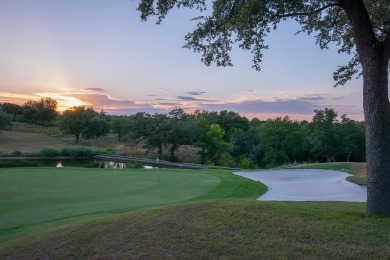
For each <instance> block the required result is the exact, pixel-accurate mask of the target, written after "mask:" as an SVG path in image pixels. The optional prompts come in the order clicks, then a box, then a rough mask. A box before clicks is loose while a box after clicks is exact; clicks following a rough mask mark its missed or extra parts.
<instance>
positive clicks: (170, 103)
mask: <svg viewBox="0 0 390 260" xmlns="http://www.w3.org/2000/svg"><path fill="white" fill-rule="evenodd" d="M159 104H160V105H163V106H173V107H177V106H179V104H178V103H174V102H162V103H159Z"/></svg>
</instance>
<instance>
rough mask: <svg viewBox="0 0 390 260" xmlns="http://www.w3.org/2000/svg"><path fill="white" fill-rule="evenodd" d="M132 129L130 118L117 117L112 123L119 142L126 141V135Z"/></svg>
mask: <svg viewBox="0 0 390 260" xmlns="http://www.w3.org/2000/svg"><path fill="white" fill-rule="evenodd" d="M130 127H131V121H130V118H129V117H128V116H115V117H113V119H112V122H111V129H112V131H113V132H114V133H115V134H117V136H118V141H119V142H120V141H124V139H125V136H126V134H127V133H128V132H129V130H130Z"/></svg>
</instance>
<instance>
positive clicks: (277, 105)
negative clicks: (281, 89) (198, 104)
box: [203, 99, 318, 115]
mask: <svg viewBox="0 0 390 260" xmlns="http://www.w3.org/2000/svg"><path fill="white" fill-rule="evenodd" d="M203 108H204V109H206V110H212V111H215V110H217V111H219V110H232V111H237V112H238V113H241V114H281V115H289V114H301V115H311V114H313V110H314V109H318V105H317V104H314V103H312V102H310V101H308V100H275V101H265V100H260V99H258V100H249V101H242V102H236V103H222V104H207V105H204V106H203Z"/></svg>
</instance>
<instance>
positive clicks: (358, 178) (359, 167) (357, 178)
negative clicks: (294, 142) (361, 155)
mask: <svg viewBox="0 0 390 260" xmlns="http://www.w3.org/2000/svg"><path fill="white" fill-rule="evenodd" d="M290 168H293V169H324V170H335V171H344V172H347V173H350V174H352V175H353V176H349V177H348V178H347V180H348V181H350V182H353V183H356V184H358V185H367V168H366V163H357V162H334V163H310V164H302V165H297V166H292V167H290Z"/></svg>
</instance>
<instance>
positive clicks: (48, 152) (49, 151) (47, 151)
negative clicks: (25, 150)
mask: <svg viewBox="0 0 390 260" xmlns="http://www.w3.org/2000/svg"><path fill="white" fill-rule="evenodd" d="M39 154H40V155H41V156H43V157H53V156H58V155H60V151H58V150H57V149H55V148H51V147H44V148H42V149H41V150H40V151H39Z"/></svg>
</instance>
